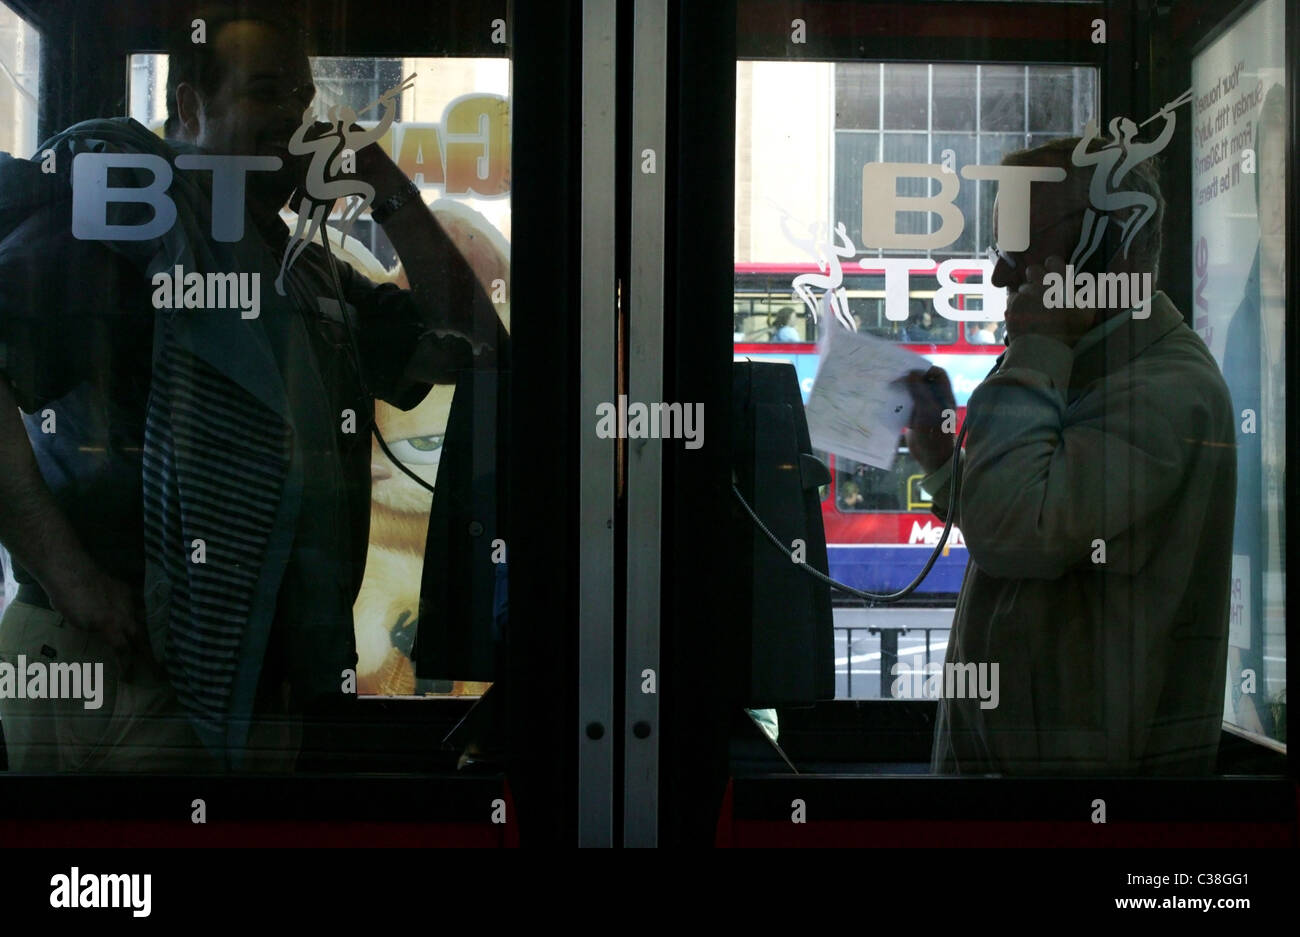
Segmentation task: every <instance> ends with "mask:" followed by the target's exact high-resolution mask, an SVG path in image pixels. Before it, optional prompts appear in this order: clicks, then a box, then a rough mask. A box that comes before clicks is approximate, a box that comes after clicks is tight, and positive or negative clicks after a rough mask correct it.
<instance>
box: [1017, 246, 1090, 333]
mask: <svg viewBox="0 0 1300 937" xmlns="http://www.w3.org/2000/svg"><path fill="white" fill-rule="evenodd" d="M1049 273H1055V274H1059V275H1060V276H1061V277H1062V278H1064V276H1065V261H1064V260H1062V259H1061V258H1060V257H1049V258H1047V261H1046V262H1045V263H1044V265H1043V266H1039V265H1037V264H1035V265H1033V266H1032V267H1028V268H1026V269H1025V280H1026V282H1024V283H1022V284H1021V285H1020V288H1019V289H1018V290H1017V291H1016V292H1014V293H1012V294H1010V295H1009V296H1008V297H1007V312H1006V323H1007V339H1006V341H1007V345H1008V346H1010V345H1011V343H1012V342H1013V341H1015V340H1016V339H1017V338H1019V337H1020V336H1022V335H1043V336H1045V337H1047V338H1054V339H1056V340H1057V341H1059V342H1063V343H1065V344H1066V345H1068V346H1069V347H1071V348H1073V347H1074V344H1075V343H1076V342H1077V341H1078V340H1079V339H1080V338H1082V337H1083V335H1084V333H1085V332H1087V331H1088V330H1089V329H1091V328H1092V325H1093V321H1094V320H1095V318H1096V311H1095V310H1093V309H1074V308H1072V307H1066V306H1054V307H1053V308H1048V307H1047V306H1046V305H1044V303H1043V296H1044V294H1045V293H1046V289H1045V288H1044V286H1043V278H1044V277H1046V276H1047V274H1049ZM1064 292H1065V291H1064V288H1062V290H1061V291H1060V293H1061V294H1062V295H1064Z"/></svg>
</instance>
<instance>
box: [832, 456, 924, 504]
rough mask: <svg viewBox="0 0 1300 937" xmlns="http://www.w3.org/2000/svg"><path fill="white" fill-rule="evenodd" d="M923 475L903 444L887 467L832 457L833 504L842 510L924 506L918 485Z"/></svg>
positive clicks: (922, 470)
mask: <svg viewBox="0 0 1300 937" xmlns="http://www.w3.org/2000/svg"><path fill="white" fill-rule="evenodd" d="M924 476H925V471H924V469H922V468H921V467H920V466H919V465H918V464H917V462H916V460H915V459H913V458H911V457H910V456H909V455H908V452H907V449H906V447H903V446H900V447H899V450H898V458H897V459H895V460H894V464H893V465H892V466H891V467H890V468H888V469H879V468H875V467H874V466H871V465H864V464H862V463H860V462H854V461H853V460H852V459H846V458H843V457H839V458H836V460H835V507H836V508H837V509H838V510H840V511H842V512H845V513H878V512H903V511H916V510H922V511H924V510H928V509H929V499H928V498H925V500H924V501H922V500H921V497H922V496H923V495H924V492H922V491H921V490H920V488H919V487H918V480H919V479H921V478H923V477H924Z"/></svg>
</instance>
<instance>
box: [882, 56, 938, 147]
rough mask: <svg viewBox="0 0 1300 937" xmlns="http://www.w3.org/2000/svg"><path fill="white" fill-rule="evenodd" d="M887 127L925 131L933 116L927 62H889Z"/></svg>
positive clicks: (886, 79)
mask: <svg viewBox="0 0 1300 937" xmlns="http://www.w3.org/2000/svg"><path fill="white" fill-rule="evenodd" d="M884 71H885V86H884V100H885V126H884V129H887V130H924V129H926V126H927V122H928V121H929V118H930V95H929V91H930V86H929V84H930V70H929V68H928V67H927V66H925V65H894V64H891V63H888V62H887V63H885V67H884Z"/></svg>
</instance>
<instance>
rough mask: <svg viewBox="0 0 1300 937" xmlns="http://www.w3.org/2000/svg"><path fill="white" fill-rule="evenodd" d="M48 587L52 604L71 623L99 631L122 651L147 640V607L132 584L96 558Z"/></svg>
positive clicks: (116, 648) (118, 650)
mask: <svg viewBox="0 0 1300 937" xmlns="http://www.w3.org/2000/svg"><path fill="white" fill-rule="evenodd" d="M46 588H47V592H48V594H49V598H50V604H51V605H53V606H54V610H55V611H56V612H58V613H59V614H60V615H62V616H63V617H64V618H66V619H67V620H68V623H69V624H70V625H72V626H73V627H75V628H82V629H84V630H86V631H95V632H98V633H99V634H101V635H103V636H104V639H105V640H106V641H107V642H108V643H109V644H110V645H111V646H112V647H113V650H115V651H117V652H119V654H120V653H122V652H124V651H127V650H128V649H130V647H131V646H132V645H135V644H138V643H140V642H141V641H142V640H143V629H142V628H141V627H140V622H141V620H142V619H143V618H144V614H143V612H144V610H143V609H142V608H139V607H138V605H137V603H136V601H135V598H134V596H133V595H132V593H131V589H130V587H128V586H127V585H126V583H124V582H121V581H120V580H118V579H114V578H113V577H112V576H109V575H108V574H107V573H105V572H104V571H103V570H101V569H100V568H99V566H97V565H96V564H95V563H94V562H93V561H90V560H87V561H85V562H84V563H82V564H80V565H79V568H78V569H69V570H68V572H67V574H66V575H62V576H60V577H59V579H58V581H57V582H51V583H50V584H49V585H48V586H47V587H46Z"/></svg>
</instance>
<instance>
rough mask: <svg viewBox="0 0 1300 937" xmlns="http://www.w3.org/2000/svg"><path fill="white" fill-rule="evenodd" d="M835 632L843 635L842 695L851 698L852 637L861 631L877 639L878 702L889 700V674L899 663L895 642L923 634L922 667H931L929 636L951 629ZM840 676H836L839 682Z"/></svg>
mask: <svg viewBox="0 0 1300 937" xmlns="http://www.w3.org/2000/svg"><path fill="white" fill-rule="evenodd" d="M835 630H836V631H842V632H844V633H845V639H846V640H845V654H844V664H845V688H844V695H845V697H846V698H848V699H852V698H853V636H854V635H855V634H856V633H857V632H860V631H865V632H866V633H867V634H869V635H876V634H878V635H880V698H881V699H890V698H891V697H892V695H893V694H891V693H890V683H891V678H892V676H893V675H892V674H891V672H890V671H891V670H892V669H893V666H894V665H895V664H896V663H898V638H899V636H900V635H905V634H907V633H908V632H909V631H921V632H924V634H925V649H924V654H925V660H924V661H923V663H922V665H921V666H922V667H925V666H927V665H928V664H929V663H930V632H932V631H951V630H952V626H951V625H836V626H835ZM838 676H839V674H836V677H837V678H838Z"/></svg>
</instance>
